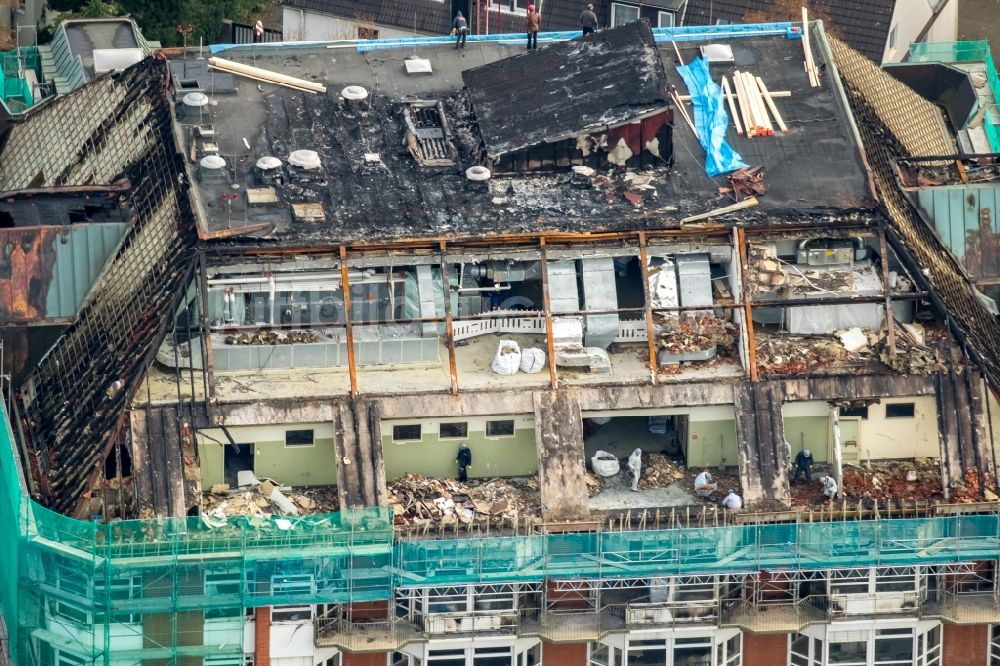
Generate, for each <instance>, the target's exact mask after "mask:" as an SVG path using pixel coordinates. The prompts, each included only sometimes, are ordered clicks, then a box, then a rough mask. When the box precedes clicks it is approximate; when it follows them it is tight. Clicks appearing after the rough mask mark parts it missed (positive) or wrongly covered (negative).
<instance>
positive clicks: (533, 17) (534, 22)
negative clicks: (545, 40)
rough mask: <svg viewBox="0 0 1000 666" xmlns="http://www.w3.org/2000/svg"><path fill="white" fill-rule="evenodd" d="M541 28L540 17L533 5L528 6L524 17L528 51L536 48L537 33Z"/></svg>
mask: <svg viewBox="0 0 1000 666" xmlns="http://www.w3.org/2000/svg"><path fill="white" fill-rule="evenodd" d="M541 28H542V15H541V14H539V13H538V12H536V11H535V6H534V5H528V13H527V15H526V16H525V17H524V30H525V32H527V33H528V49H529V50H530V49H537V48H538V31H539V30H541Z"/></svg>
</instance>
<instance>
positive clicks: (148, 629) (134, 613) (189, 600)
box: [0, 419, 1000, 666]
mask: <svg viewBox="0 0 1000 666" xmlns="http://www.w3.org/2000/svg"><path fill="white" fill-rule="evenodd" d="M4 421H5V425H4V427H2V428H0V439H3V441H2V442H0V483H2V486H3V487H2V494H0V544H2V545H0V548H2V549H3V551H2V553H3V555H2V556H3V564H4V566H2V567H0V608H2V611H3V616H4V619H5V621H6V624H7V627H8V630H9V633H10V642H11V650H12V657H13V663H16V664H50V663H87V664H105V665H109V666H110V665H114V666H125V665H130V664H135V665H137V666H138V665H140V664H141V665H142V666H149V665H150V664H154V665H155V664H193V665H197V666H201V665H203V664H207V663H208V662H207V661H206V659H207V658H208V657H212V659H213V660H215V661H213V662H212V663H222V662H219V661H218V660H219V659H221V658H223V657H225V656H227V655H229V656H232V657H233V660H234V661H233V662H232V663H242V662H241V661H236V660H237V659H242V654H243V645H244V636H243V634H244V627H245V626H247V625H246V622H245V619H244V616H245V609H248V608H254V607H259V606H295V605H303V604H313V603H346V602H348V601H371V600H379V599H391V598H392V595H393V592H394V589H395V588H397V587H413V586H439V585H440V586H446V585H457V584H471V583H491V582H511V583H514V582H528V581H542V580H544V579H551V578H592V579H596V578H642V577H647V576H669V575H676V574H710V573H727V574H732V573H740V572H753V571H759V570H761V569H768V570H778V569H831V568H843V567H865V566H924V565H926V566H933V565H938V564H946V563H954V562H960V561H974V560H996V559H998V558H1000V517H998V516H996V515H971V516H949V517H938V518H926V519H892V520H873V521H844V522H832V523H799V524H794V523H793V524H771V525H746V526H735V527H705V528H691V529H672V530H648V531H641V532H603V533H586V534H550V535H538V536H507V537H492V538H460V537H458V538H451V539H441V540H413V541H402V542H398V543H395V544H394V543H393V532H392V524H391V518H390V515H389V513H388V512H387V511H386V510H384V509H365V510H355V511H344V512H340V513H334V514H325V515H314V516H306V517H287V518H280V517H279V518H275V517H272V518H230V519H228V520H225V521H221V520H216V519H214V518H212V519H207V520H206V519H202V518H177V519H162V520H146V521H120V522H113V523H88V522H82V521H78V520H75V519H72V518H68V517H66V516H62V515H59V514H55V513H53V512H51V511H49V510H47V509H45V508H44V507H42V506H41V505H39V504H37V503H35V502H33V501H32V500H31V499H30V498H29V497H28V496H27V493H26V492H25V487H24V484H23V475H21V474H20V470H19V468H18V463H17V460H18V458H17V456H16V454H15V450H14V447H13V437H12V436H11V432H10V428H9V425H7V424H6V419H4ZM74 658H75V659H78V660H80V661H72V659H74ZM60 659H62V660H63V661H61V662H60V661H59V660H60Z"/></svg>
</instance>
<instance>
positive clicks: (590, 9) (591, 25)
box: [580, 5, 597, 35]
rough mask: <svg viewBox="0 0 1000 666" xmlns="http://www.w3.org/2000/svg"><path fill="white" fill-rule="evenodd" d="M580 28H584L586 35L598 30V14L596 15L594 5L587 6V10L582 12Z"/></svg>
mask: <svg viewBox="0 0 1000 666" xmlns="http://www.w3.org/2000/svg"><path fill="white" fill-rule="evenodd" d="M580 27H581V28H583V34H585V35H589V34H590V33H592V32H594V31H595V30H597V14H595V13H594V5H587V8H586V9H584V10H583V11H582V12H580Z"/></svg>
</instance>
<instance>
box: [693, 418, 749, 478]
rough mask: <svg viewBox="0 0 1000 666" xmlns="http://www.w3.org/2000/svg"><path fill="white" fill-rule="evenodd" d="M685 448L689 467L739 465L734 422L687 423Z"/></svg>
mask: <svg viewBox="0 0 1000 666" xmlns="http://www.w3.org/2000/svg"><path fill="white" fill-rule="evenodd" d="M692 418H693V417H692ZM687 447H688V449H687V463H688V466H689V467H703V466H705V465H708V466H711V467H718V466H724V467H735V466H737V465H739V454H738V453H737V449H736V420H735V419H733V420H720V421H694V420H691V421H689V422H688V444H687Z"/></svg>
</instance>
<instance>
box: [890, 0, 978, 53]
mask: <svg viewBox="0 0 1000 666" xmlns="http://www.w3.org/2000/svg"><path fill="white" fill-rule="evenodd" d="M941 1H943V0H941ZM931 4H932V3H931V2H928V0H896V9H895V11H894V12H893V14H892V22H891V23H890V24H889V32H890V35H891V33H892V28H893V27H894V26H895V27H896V44H895V47H890V38H888V37H887V38H886V44H885V53H884V55H883V56H882V62H900V61H901V60H902V59H903V57H904V56H905V55H906V53H907V51H908V50H909V48H910V42H911V41H914V40H915V39H916V38H917V36H918V35H919V34H920V32H921V31H922V30H923V29H924V26H925V25H926V24H927V21H929V20H930V18H931V16H932V15H933V14H934V10H933V8H932V7H931ZM958 5H959V2H957V1H956V0H951V1H950V2H948V4H947V5H946V6H945V8H944V10H943V11H942V12H941V14H940V15H939V16H938V17H937V20H936V21H935V22H934V26H933V27H932V28H931V29H930V32H928V33H927V36H926V37H925V38H924V40H923V41H926V42H954V41H955V40H957V39H958Z"/></svg>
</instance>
